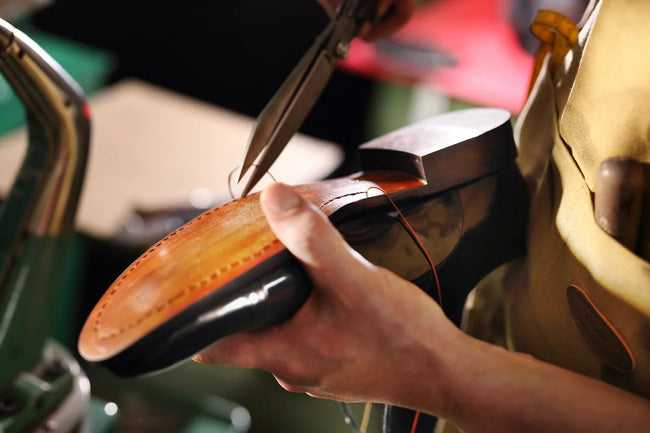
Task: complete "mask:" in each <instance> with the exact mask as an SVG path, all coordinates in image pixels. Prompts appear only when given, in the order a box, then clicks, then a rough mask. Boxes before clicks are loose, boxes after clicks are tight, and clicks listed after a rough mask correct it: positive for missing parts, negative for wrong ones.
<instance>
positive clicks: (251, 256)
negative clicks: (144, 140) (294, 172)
mask: <svg viewBox="0 0 650 433" xmlns="http://www.w3.org/2000/svg"><path fill="white" fill-rule="evenodd" d="M359 152H360V161H361V166H362V171H361V172H359V173H357V174H354V175H351V176H347V177H343V178H338V179H331V180H326V181H321V182H316V183H312V184H307V185H300V186H296V187H295V189H296V191H298V192H299V193H300V194H301V195H302V196H303V197H305V198H306V199H307V200H309V201H311V202H313V203H314V204H316V205H317V206H318V207H319V208H320V209H321V210H322V211H323V212H324V213H325V214H326V215H328V216H329V218H330V219H331V221H332V222H333V223H334V225H335V226H336V227H337V229H338V230H339V231H340V232H341V233H342V234H343V236H344V237H345V239H346V240H347V241H348V243H350V245H351V246H352V247H353V248H354V249H356V250H357V251H359V252H360V253H361V254H362V255H364V256H365V257H366V258H367V259H368V260H370V261H371V262H373V263H375V264H377V265H380V266H383V267H386V268H388V269H390V270H392V271H393V272H395V273H397V274H398V275H400V276H402V277H403V278H406V279H408V280H410V281H413V282H414V283H415V284H417V285H418V286H419V287H421V288H422V289H423V290H426V291H427V292H428V293H429V294H431V295H432V296H435V297H438V295H437V294H436V292H437V291H438V290H437V288H438V284H439V286H440V288H441V293H442V305H443V309H444V310H445V312H446V314H448V315H449V316H450V317H452V319H453V320H455V321H458V319H459V316H460V311H461V310H462V306H463V303H464V300H465V297H466V296H467V294H468V293H469V291H470V290H471V289H472V288H473V287H474V285H475V284H476V283H477V282H478V281H479V280H480V279H481V278H482V277H483V276H485V275H486V274H487V273H488V272H490V271H491V270H492V269H494V268H496V267H497V266H499V265H500V264H502V263H505V262H506V261H508V260H511V259H512V258H515V257H518V256H523V255H524V254H525V230H526V220H527V217H528V193H527V189H526V185H525V182H524V180H523V178H522V177H521V175H520V173H519V170H518V168H517V166H516V164H515V158H516V155H517V151H516V147H515V144H514V140H513V137H512V129H511V126H510V114H509V113H508V112H507V111H504V110H500V109H491V108H477V109H469V110H463V111H457V112H451V113H447V114H444V115H441V116H437V117H434V118H431V119H429V120H427V121H424V122H421V123H418V124H414V125H411V126H408V127H405V128H402V129H399V130H397V131H394V132H392V133H389V134H387V135H384V136H382V137H379V138H377V139H375V140H373V141H370V142H369V143H366V144H364V145H362V146H361V147H360V149H359ZM386 196H389V197H390V200H389V199H388V198H387V197H386ZM396 208H398V209H399V210H400V211H401V213H402V214H403V215H404V218H405V219H406V220H407V221H408V222H409V224H410V226H411V227H412V228H413V231H414V232H415V234H414V233H413V232H412V231H411V230H407V229H406V228H405V226H404V224H403V221H402V219H401V217H400V216H399V214H398V212H397V211H396ZM414 236H417V237H418V238H419V239H420V240H421V242H422V244H423V245H424V248H425V249H426V250H427V252H428V253H429V255H430V256H431V258H432V260H433V263H434V264H435V268H436V271H437V276H438V280H439V282H438V283H436V278H435V275H434V272H433V270H432V268H431V266H430V264H429V262H428V260H427V259H426V258H425V255H424V254H423V252H422V251H421V249H420V248H419V247H418V244H417V243H416V242H415V241H414V239H413V237H414ZM310 290H311V283H310V281H309V278H308V277H307V275H306V273H305V271H304V270H303V268H302V266H301V265H300V263H299V262H298V261H297V259H295V258H294V257H293V256H292V255H291V254H290V253H289V252H288V251H287V249H286V248H285V247H284V246H283V245H282V244H281V243H280V241H278V239H277V238H276V237H275V235H274V234H273V232H272V231H271V230H270V228H269V226H268V225H267V223H266V220H265V218H264V215H263V213H262V210H261V207H260V204H259V196H258V194H254V195H250V196H247V197H244V198H240V199H236V200H233V201H231V202H228V203H226V204H223V205H221V206H218V207H215V208H214V209H212V210H209V211H207V212H205V213H203V214H202V215H200V216H198V217H196V218H195V219H193V220H191V221H190V222H188V223H187V224H185V225H184V226H182V227H180V228H179V229H178V230H176V231H174V232H172V233H170V234H169V235H168V236H166V237H165V238H164V239H162V240H161V241H160V242H158V243H156V244H155V245H154V246H152V247H151V248H149V250H147V251H146V252H145V253H144V254H142V256H141V257H140V258H138V259H137V260H136V261H135V262H134V263H133V264H132V265H131V266H130V267H129V268H128V269H126V270H125V271H124V272H123V273H122V275H120V276H119V277H118V278H117V280H116V281H115V282H114V283H113V284H112V285H111V286H110V287H109V288H108V290H107V292H106V293H105V294H104V295H103V297H102V298H101V299H100V300H99V302H98V303H97V305H96V306H95V308H94V309H93V310H92V312H91V313H90V315H89V317H88V319H87V321H86V323H85V325H84V327H83V329H82V332H81V335H80V338H79V345H78V348H79V353H80V354H81V355H82V357H83V358H85V359H86V360H88V361H92V362H100V363H102V364H103V365H105V366H106V367H107V368H108V369H110V370H111V371H113V372H114V373H116V374H118V375H122V376H134V375H140V374H144V373H149V372H153V371H157V370H161V369H165V368H168V367H171V366H173V365H174V364H176V363H177V362H180V361H182V360H185V359H187V358H188V357H191V356H192V355H193V354H195V353H197V352H199V351H201V350H202V349H204V348H205V347H207V346H209V345H211V344H212V343H214V342H216V341H217V340H218V339H220V338H223V337H226V336H228V335H231V334H234V333H236V332H239V331H243V330H251V329H258V328H263V327H266V326H269V325H271V324H274V323H278V322H281V321H283V320H286V319H288V318H290V317H291V316H292V315H293V314H294V313H295V312H296V311H297V310H298V309H299V308H300V306H301V305H302V304H303V303H304V302H305V300H306V299H307V298H308V297H309V294H310Z"/></svg>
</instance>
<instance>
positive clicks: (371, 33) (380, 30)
mask: <svg viewBox="0 0 650 433" xmlns="http://www.w3.org/2000/svg"><path fill="white" fill-rule="evenodd" d="M391 6H392V7H391ZM415 6H416V5H415V1H413V0H393V1H385V2H382V3H381V4H380V9H379V16H380V17H381V19H382V22H381V23H379V24H376V25H372V24H366V25H365V26H364V27H363V29H362V30H361V32H360V36H361V37H362V38H363V39H365V40H366V41H369V42H372V41H376V40H378V39H382V38H385V37H387V36H390V35H391V34H393V33H395V32H396V31H397V30H399V29H400V28H401V27H402V26H404V24H406V23H407V22H408V21H409V20H410V19H411V16H413V13H414V12H415ZM386 13H388V14H389V15H388V16H385V14H386Z"/></svg>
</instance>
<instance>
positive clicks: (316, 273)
mask: <svg viewBox="0 0 650 433" xmlns="http://www.w3.org/2000/svg"><path fill="white" fill-rule="evenodd" d="M260 202H261V205H262V210H263V211H264V214H265V216H266V219H267V221H268V223H269V225H270V226H271V230H273V232H274V233H275V235H276V236H277V237H278V239H279V240H280V241H281V242H282V243H283V244H284V245H285V246H286V247H287V249H288V250H289V251H290V252H291V253H292V254H293V255H294V256H295V257H296V258H298V260H300V261H301V262H302V263H303V265H305V268H306V270H307V272H308V273H309V274H310V276H312V278H313V279H314V283H315V285H317V286H321V287H331V286H342V285H345V284H344V283H346V282H350V283H356V279H355V276H356V275H359V274H360V273H363V268H366V269H373V268H374V267H373V266H372V265H371V264H370V263H368V262H367V261H366V260H365V259H363V258H361V257H360V256H359V255H358V254H357V253H356V252H354V250H352V248H350V247H349V246H348V244H347V243H346V242H345V241H344V239H343V237H342V236H341V235H340V233H339V232H338V231H337V230H336V229H335V228H334V226H333V225H332V224H331V223H330V221H329V220H328V219H327V217H326V216H325V215H324V214H323V213H322V212H321V211H320V210H319V209H318V208H316V207H315V206H314V205H313V204H312V203H310V202H308V201H306V200H304V199H303V198H302V197H301V196H300V195H299V194H298V193H296V192H295V191H294V190H293V189H291V188H289V187H288V186H286V185H284V184H281V183H276V184H272V185H270V186H269V187H268V188H266V190H264V191H263V192H262V195H261V197H260ZM360 265H361V269H360V268H359V266H360Z"/></svg>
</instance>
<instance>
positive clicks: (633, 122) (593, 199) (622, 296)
mask: <svg viewBox="0 0 650 433" xmlns="http://www.w3.org/2000/svg"><path fill="white" fill-rule="evenodd" d="M649 19H650V2H647V1H642V0H602V1H599V2H592V4H590V5H589V7H588V8H587V12H586V13H585V18H583V20H582V22H581V23H580V24H579V25H578V26H577V27H576V26H573V24H572V23H570V22H568V20H567V19H566V18H564V17H562V16H560V15H559V14H554V13H552V12H550V11H543V12H541V14H538V17H537V18H536V19H535V22H534V24H533V26H532V27H531V30H533V33H535V34H536V35H538V36H540V39H542V41H543V42H544V46H543V48H542V49H541V50H540V51H541V54H540V55H539V56H538V59H537V65H536V73H535V74H536V76H535V77H534V80H533V84H532V86H531V92H530V95H529V98H528V100H527V102H526V105H525V107H524V109H523V111H522V113H521V116H520V117H519V119H518V123H517V125H516V140H517V144H518V147H519V158H518V165H519V167H520V169H521V172H522V174H523V175H524V177H525V178H526V180H527V182H528V185H529V188H530V192H531V200H532V202H531V212H530V221H529V227H528V252H527V256H526V257H525V258H524V259H521V260H518V261H514V262H510V263H507V264H505V265H504V266H502V267H500V268H498V269H497V270H495V271H494V272H492V273H491V274H490V275H488V276H487V277H486V278H485V279H484V280H483V281H482V282H481V283H480V284H479V285H478V286H477V287H476V288H475V289H474V291H473V292H472V293H471V295H470V296H469V297H468V300H467V303H466V308H465V313H464V317H463V323H462V327H463V329H464V330H465V331H466V332H467V333H469V334H470V335H473V336H475V337H477V338H481V339H483V340H486V341H489V342H492V343H494V344H499V345H502V346H503V347H506V348H507V349H509V350H513V351H518V352H524V353H528V354H530V355H533V356H534V357H536V358H538V359H540V360H542V361H545V362H548V363H551V364H555V365H558V366H561V367H564V368H566V369H569V370H572V371H575V372H577V373H580V374H583V375H586V376H590V377H594V378H598V379H600V380H603V381H605V382H607V383H610V384H612V385H614V386H616V387H620V388H622V389H625V390H627V391H629V392H631V393H634V394H638V395H640V396H643V397H645V398H650V263H649V261H650V56H648V55H646V54H645V51H646V49H647V47H648V46H650V26H649V25H648V20H649ZM578 27H579V28H580V30H579V31H578ZM612 191H613V192H612ZM603 197H604V198H603ZM603 200H604V201H603ZM602 203H605V204H604V205H603V204H602ZM595 208H597V209H598V212H601V211H602V209H605V211H604V215H605V216H604V217H603V216H602V214H600V213H597V212H595ZM612 209H613V211H612ZM597 215H598V216H597ZM612 221H613V222H614V223H618V226H616V224H614V226H615V230H612V229H611V227H610V226H608V223H611V222H612ZM629 229H631V235H630V234H629V233H628V234H626V235H625V236H627V237H621V236H620V233H619V232H620V231H622V230H627V231H628V232H630V230H629ZM606 230H608V231H607V232H606ZM617 230H618V231H617ZM454 431H457V430H456V429H455V428H454V427H453V426H452V425H450V423H445V422H444V421H441V422H439V423H438V425H437V427H436V432H438V433H441V432H454Z"/></svg>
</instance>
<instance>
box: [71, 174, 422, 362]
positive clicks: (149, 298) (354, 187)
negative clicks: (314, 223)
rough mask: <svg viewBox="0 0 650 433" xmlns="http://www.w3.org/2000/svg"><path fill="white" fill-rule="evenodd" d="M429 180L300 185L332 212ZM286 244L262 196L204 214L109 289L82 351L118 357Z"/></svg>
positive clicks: (377, 178)
mask: <svg viewBox="0 0 650 433" xmlns="http://www.w3.org/2000/svg"><path fill="white" fill-rule="evenodd" d="M423 186H424V182H423V181H422V180H420V179H417V178H415V177H413V176H411V175H408V174H400V173H394V172H375V173H371V174H364V175H363V176H361V175H359V176H352V177H348V178H343V179H335V180H330V181H324V182H319V183H315V184H310V185H303V186H299V187H296V189H297V190H298V191H299V192H300V194H301V195H303V196H304V197H305V198H306V199H308V200H310V201H311V202H313V203H314V204H316V205H317V206H318V207H320V208H321V209H322V210H323V211H324V212H325V213H326V214H327V215H332V214H334V213H336V212H337V211H339V210H341V209H343V208H345V207H346V206H348V205H350V204H355V203H358V202H361V201H363V200H365V199H368V198H369V197H372V196H377V195H382V194H383V193H382V191H383V192H385V193H387V194H395V193H398V192H400V191H405V190H412V189H413V188H417V187H423ZM384 200H385V199H384ZM284 249H285V248H284V246H283V245H282V244H281V243H280V242H279V241H278V240H277V238H276V237H275V235H274V234H273V233H272V232H271V230H270V229H269V227H268V225H267V223H266V220H265V219H264V216H263V214H262V211H261V208H260V205H259V195H257V194H255V195H251V196H247V197H245V198H242V199H238V200H234V201H231V202H228V203H226V204H224V205H222V206H218V207H216V208H214V209H212V210H210V211H208V212H205V213H204V214H202V215H200V216H198V217H197V218H195V219H194V220H192V221H190V222H189V223H187V224H186V225H184V226H183V227H181V228H179V229H178V230H176V231H174V232H173V233H171V234H169V235H168V236H167V237H165V238H164V239H162V240H161V241H160V242H158V243H157V244H155V245H154V246H152V247H151V248H150V249H149V250H148V251H146V252H145V253H144V254H143V255H142V256H141V257H140V258H139V259H138V260H136V261H135V262H134V263H133V264H132V265H131V266H130V267H129V268H128V269H126V270H125V271H124V272H123V273H122V275H120V276H119V277H118V278H117V280H116V281H115V282H114V283H113V284H112V285H111V286H110V287H109V289H108V290H107V292H106V293H105V294H104V296H103V297H102V298H101V299H100V301H99V302H98V303H97V305H96V307H95V308H94V309H93V311H92V312H91V314H90V316H89V317H88V319H87V321H86V324H85V326H84V328H83V330H82V332H81V335H80V338H79V352H80V354H81V355H82V356H83V357H84V358H85V359H87V360H90V361H103V360H106V359H109V358H111V357H113V356H115V355H116V354H118V353H120V352H122V351H123V350H124V349H126V348H128V347H129V346H131V345H132V344H134V343H135V342H137V341H138V340H140V339H142V338H143V337H144V336H146V335H147V334H148V333H150V332H151V331H152V330H154V329H156V328H158V327H159V326H161V325H162V324H163V323H165V322H167V321H168V320H169V319H170V318H172V317H174V316H176V315H177V314H179V313H180V312H182V311H183V310H185V309H187V308H188V307H189V306H191V305H192V304H194V303H195V302H197V301H199V300H200V299H202V298H204V297H205V296H207V295H209V294H210V293H212V292H214V291H215V290H218V289H219V288H220V287H222V286H223V285H225V284H227V283H228V282H230V281H232V280H233V279H235V278H237V277H238V276H240V275H242V274H244V273H245V272H246V271H248V270H251V269H253V268H254V267H256V266H258V265H259V264H260V263H262V262H263V261H264V260H265V259H267V258H269V257H271V256H273V255H275V254H277V253H278V252H280V251H282V250H284Z"/></svg>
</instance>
